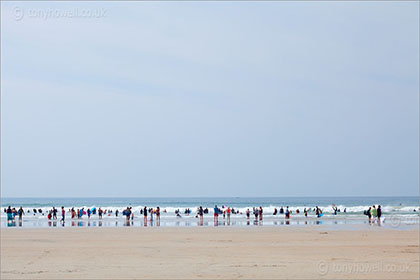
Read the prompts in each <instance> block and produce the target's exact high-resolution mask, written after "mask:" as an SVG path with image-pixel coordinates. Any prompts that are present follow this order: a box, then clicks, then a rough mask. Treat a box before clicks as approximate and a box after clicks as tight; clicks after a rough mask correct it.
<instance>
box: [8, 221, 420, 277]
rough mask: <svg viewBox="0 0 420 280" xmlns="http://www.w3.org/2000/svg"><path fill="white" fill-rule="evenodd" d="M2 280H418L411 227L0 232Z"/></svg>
mask: <svg viewBox="0 0 420 280" xmlns="http://www.w3.org/2000/svg"><path fill="white" fill-rule="evenodd" d="M1 278H2V279H76V278H84V279H86V278H95V279H98V278H107V279H133V278H143V279H197V278H201V279H286V278H287V279H290V278H295V279H337V278H340V279H379V278H380V279H418V278H419V230H418V228H417V227H414V228H412V229H407V230H400V229H387V228H381V227H373V226H368V225H366V226H360V227H356V229H351V228H349V227H346V228H341V229H340V228H334V227H329V226H308V227H249V228H246V227H190V228H187V227H166V228H165V227H160V228H159V227H147V228H141V227H123V228H98V227H96V228H87V227H85V228H11V229H7V228H2V229H1Z"/></svg>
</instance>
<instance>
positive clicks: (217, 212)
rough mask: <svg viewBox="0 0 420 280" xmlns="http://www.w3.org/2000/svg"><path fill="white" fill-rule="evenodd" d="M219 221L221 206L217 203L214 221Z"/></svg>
mask: <svg viewBox="0 0 420 280" xmlns="http://www.w3.org/2000/svg"><path fill="white" fill-rule="evenodd" d="M218 221H219V208H217V205H214V223H217V222H218Z"/></svg>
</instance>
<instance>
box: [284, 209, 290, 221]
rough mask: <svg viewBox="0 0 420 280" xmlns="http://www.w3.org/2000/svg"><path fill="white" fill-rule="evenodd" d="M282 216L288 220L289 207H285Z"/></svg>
mask: <svg viewBox="0 0 420 280" xmlns="http://www.w3.org/2000/svg"><path fill="white" fill-rule="evenodd" d="M284 216H285V218H286V219H289V218H290V211H289V206H286V211H285V212H284Z"/></svg>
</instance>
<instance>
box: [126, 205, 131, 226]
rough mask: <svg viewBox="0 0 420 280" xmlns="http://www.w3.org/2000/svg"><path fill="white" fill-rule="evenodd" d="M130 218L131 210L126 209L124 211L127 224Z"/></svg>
mask: <svg viewBox="0 0 420 280" xmlns="http://www.w3.org/2000/svg"><path fill="white" fill-rule="evenodd" d="M130 216H131V208H130V207H127V209H125V220H126V222H127V223H128V222H129V221H130Z"/></svg>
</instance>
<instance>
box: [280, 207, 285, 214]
mask: <svg viewBox="0 0 420 280" xmlns="http://www.w3.org/2000/svg"><path fill="white" fill-rule="evenodd" d="M283 213H284V209H283V206H281V207H280V211H279V214H283Z"/></svg>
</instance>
